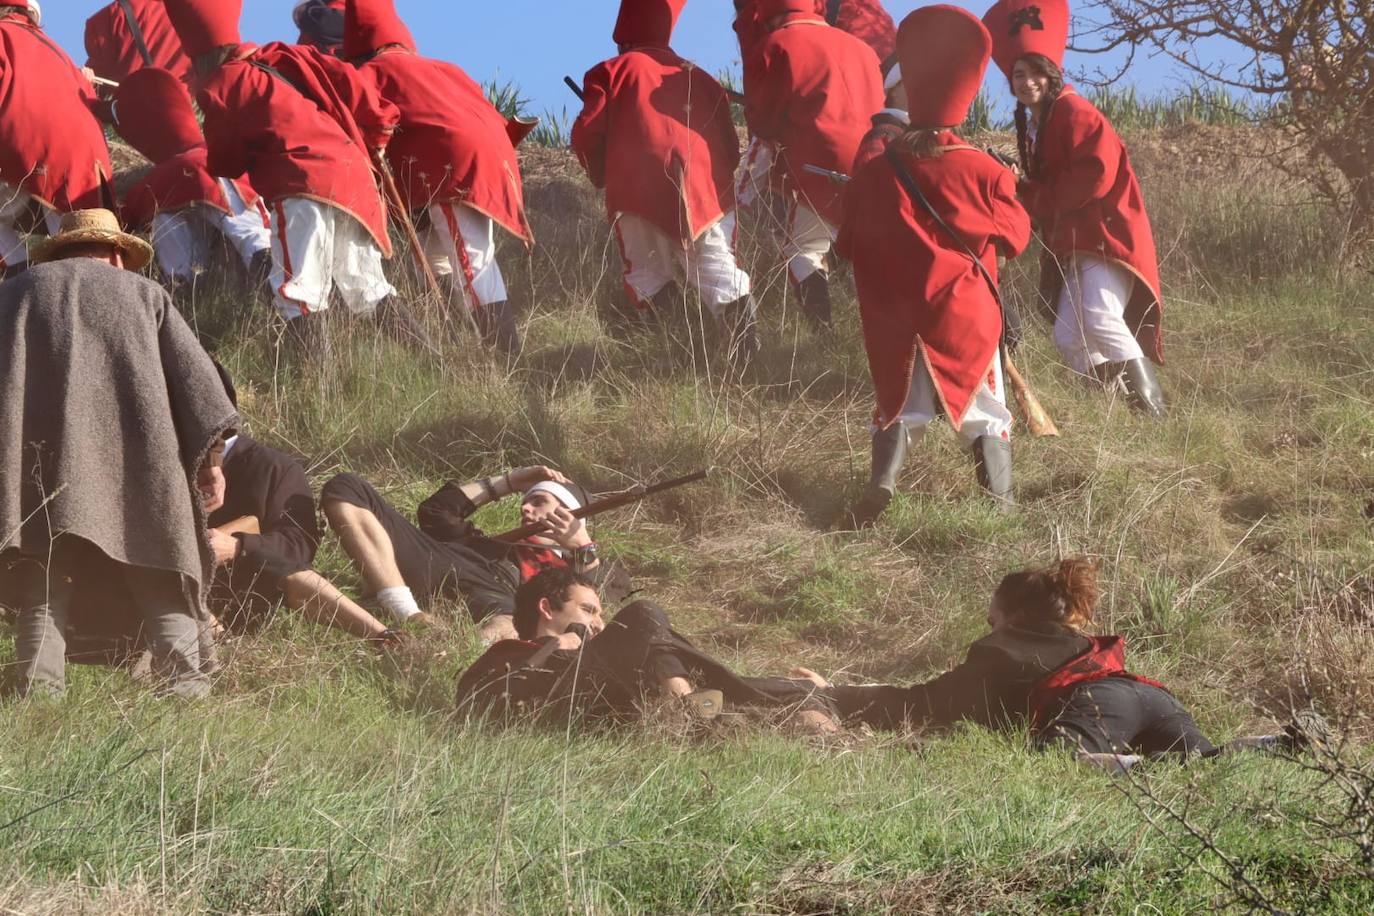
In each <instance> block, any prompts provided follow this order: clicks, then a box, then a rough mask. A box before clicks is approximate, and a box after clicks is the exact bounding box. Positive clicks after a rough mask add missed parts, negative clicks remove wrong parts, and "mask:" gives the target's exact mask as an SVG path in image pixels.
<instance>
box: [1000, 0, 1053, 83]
mask: <svg viewBox="0 0 1374 916" xmlns="http://www.w3.org/2000/svg"><path fill="white" fill-rule="evenodd" d="M983 25H985V26H987V27H988V32H990V33H991V34H992V59H993V60H995V61H996V62H997V66H998V67H999V68H1000V69H1001V71H1002V72H1003V73H1005V74H1006V75H1007V79H1011V71H1012V68H1013V67H1015V66H1016V62H1017V61H1018V60H1020V59H1021V58H1023V57H1025V56H1026V55H1027V54H1043V55H1044V56H1045V57H1048V58H1049V59H1050V60H1052V61H1054V63H1055V65H1056V66H1058V67H1063V66H1064V49H1065V48H1066V47H1068V44H1069V3H1068V0H998V2H997V3H996V4H995V5H994V6H993V7H992V9H990V10H988V12H987V15H985V16H984V17H983Z"/></svg>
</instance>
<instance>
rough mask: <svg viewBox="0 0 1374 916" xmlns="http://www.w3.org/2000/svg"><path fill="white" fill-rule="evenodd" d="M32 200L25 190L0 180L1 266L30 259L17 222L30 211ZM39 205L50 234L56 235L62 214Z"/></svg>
mask: <svg viewBox="0 0 1374 916" xmlns="http://www.w3.org/2000/svg"><path fill="white" fill-rule="evenodd" d="M32 202H33V198H32V197H30V196H29V195H28V194H27V193H25V192H24V191H21V190H19V189H18V188H16V187H14V186H13V185H8V184H5V183H4V182H3V181H0V268H5V267H18V266H19V265H20V264H25V263H27V262H28V260H29V249H28V247H27V246H26V245H25V242H24V236H23V235H21V234H20V232H19V227H18V225H17V223H18V222H19V220H20V219H21V218H22V217H23V216H24V214H25V213H27V212H28V210H29V204H30V203H32ZM38 207H39V209H41V210H42V211H43V221H44V222H45V223H47V226H48V235H56V234H57V230H58V229H59V228H60V226H61V222H62V217H61V215H60V214H58V213H57V211H56V210H49V209H48V208H47V207H45V206H43V205H42V204H39V205H38Z"/></svg>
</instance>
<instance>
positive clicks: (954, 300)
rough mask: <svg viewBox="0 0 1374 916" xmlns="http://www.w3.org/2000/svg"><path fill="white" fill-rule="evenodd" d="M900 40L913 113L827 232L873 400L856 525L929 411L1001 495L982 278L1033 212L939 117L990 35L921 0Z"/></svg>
mask: <svg viewBox="0 0 1374 916" xmlns="http://www.w3.org/2000/svg"><path fill="white" fill-rule="evenodd" d="M897 48H898V56H899V58H900V66H901V68H902V79H903V82H904V83H905V85H906V94H907V99H908V114H909V115H910V122H911V123H910V127H909V128H908V129H907V130H906V132H905V133H903V134H902V135H901V136H900V137H898V138H897V139H896V140H893V141H892V142H891V144H890V145H889V146H887V148H886V150H885V152H883V153H882V154H881V155H878V156H876V157H874V158H873V159H871V160H870V161H869V162H868V163H867V164H865V165H864V166H862V167H861V168H860V169H859V170H858V171H857V172H856V174H855V176H854V180H853V182H852V183H851V184H850V186H849V188H848V191H847V194H846V198H845V215H844V220H843V222H842V224H841V226H840V234H839V239H838V241H837V242H836V250H837V251H838V252H839V254H840V255H841V256H842V257H844V258H847V259H848V260H849V261H851V262H852V263H853V265H854V282H855V285H856V286H857V287H858V291H859V310H860V314H861V316H862V318H863V327H864V346H865V348H866V349H867V351H868V365H869V370H870V371H871V373H872V375H873V387H874V390H875V393H876V395H877V402H878V405H877V413H876V419H875V423H874V431H873V474H872V479H871V480H870V482H869V484H868V488H867V489H866V490H865V492H864V494H863V497H862V498H861V499H860V501H859V503H858V505H857V506H855V508H854V511H853V513H852V516H853V522H854V523H855V525H856V526H862V525H866V524H871V523H872V522H873V521H874V520H875V519H876V518H877V517H878V516H879V515H880V514H881V513H882V512H883V511H884V510H885V509H886V508H887V505H888V503H889V502H890V501H891V499H892V496H893V493H894V492H895V490H896V484H897V476H898V474H899V472H900V471H901V467H902V464H903V462H904V460H905V457H906V451H907V448H908V445H909V442H910V441H911V440H912V439H916V438H919V437H920V435H921V434H922V433H923V432H924V431H925V428H926V426H927V425H929V423H930V422H931V421H932V420H934V419H935V418H936V417H937V416H944V417H946V418H948V420H949V422H950V425H951V426H953V427H954V430H955V432H956V433H958V435H959V438H960V439H962V440H963V441H964V443H965V444H967V445H969V446H971V447H972V449H973V457H974V466H975V468H976V470H977V475H978V481H979V483H980V484H981V485H982V486H983V487H984V489H986V490H987V491H988V492H989V493H990V494H991V495H992V496H993V498H994V499H996V500H997V501H998V502H999V503H1001V504H1003V505H1010V503H1011V500H1012V493H1011V442H1010V432H1011V425H1012V417H1011V412H1010V411H1009V410H1008V409H1007V405H1006V392H1005V389H1004V387H1003V383H1002V365H1001V359H1000V340H1001V337H1002V315H1001V311H1000V309H999V307H998V301H997V295H996V292H995V290H994V289H993V288H992V287H991V286H990V285H989V283H988V278H989V277H991V278H993V279H994V281H995V278H996V276H997V254H998V253H999V252H1000V253H1002V254H1004V255H1007V256H1014V255H1017V254H1019V253H1020V252H1021V251H1022V250H1023V249H1024V248H1025V247H1026V244H1027V243H1028V242H1029V240H1030V219H1029V217H1028V216H1027V214H1026V212H1025V210H1024V209H1022V207H1021V205H1020V204H1019V203H1018V202H1017V199H1016V179H1015V176H1014V175H1013V174H1012V172H1011V171H1009V170H1007V169H1006V168H1003V167H1002V166H1001V165H1000V164H999V163H997V161H996V160H994V159H993V158H992V157H991V156H989V155H987V154H986V153H984V152H983V151H981V150H978V149H976V148H974V147H971V146H969V145H968V144H966V143H964V142H963V141H962V140H960V139H959V138H958V137H957V136H955V135H954V134H953V133H952V132H951V131H950V128H951V127H952V126H955V125H958V124H961V123H963V121H964V118H965V117H966V115H967V114H968V109H969V106H970V105H971V104H972V102H973V99H974V97H975V96H976V95H977V94H978V89H979V87H980V86H981V85H982V82H983V73H984V71H985V70H986V69H987V64H988V57H989V53H990V50H991V39H990V38H989V36H988V33H987V29H985V28H984V27H983V25H982V23H980V22H979V21H978V19H977V18H976V17H974V16H973V15H972V14H970V13H968V12H967V11H965V10H962V9H959V8H958V7H953V6H930V7H924V8H922V9H918V10H916V11H915V12H914V13H912V14H911V15H910V16H908V17H907V18H906V19H904V20H903V21H902V24H901V26H900V28H899V29H898V32H897ZM904 179H906V180H909V181H910V182H911V184H912V185H914V187H915V188H916V189H917V190H919V192H920V194H919V196H918V195H917V194H916V193H915V192H912V191H909V190H908V187H907V182H906V181H904ZM922 198H924V200H925V201H926V204H922V202H921V199H922ZM927 204H928V205H929V207H930V209H931V210H933V211H934V212H935V213H937V214H939V217H940V219H939V220H936V219H935V218H934V217H933V216H931V215H930V212H929V211H928V210H927V208H926V205H927ZM941 222H943V225H942V224H941ZM970 251H971V252H973V253H974V254H976V255H977V256H978V257H979V260H980V261H981V262H982V268H981V269H980V267H979V266H978V264H975V263H974V260H973V258H972V257H970ZM984 271H986V272H987V273H986V276H985V274H984Z"/></svg>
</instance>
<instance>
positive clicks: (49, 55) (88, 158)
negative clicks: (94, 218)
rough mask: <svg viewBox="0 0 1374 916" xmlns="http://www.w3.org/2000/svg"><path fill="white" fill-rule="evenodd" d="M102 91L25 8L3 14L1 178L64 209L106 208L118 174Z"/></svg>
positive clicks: (0, 27)
mask: <svg viewBox="0 0 1374 916" xmlns="http://www.w3.org/2000/svg"><path fill="white" fill-rule="evenodd" d="M94 100H95V93H94V91H93V90H92V88H91V84H90V83H88V82H87V81H86V79H85V77H83V76H82V75H81V71H80V70H78V69H77V68H76V65H75V64H73V63H72V61H71V58H69V57H67V55H66V54H65V53H64V52H63V51H62V50H61V49H60V48H59V47H58V46H57V45H56V44H55V43H54V42H53V41H52V39H50V38H49V37H48V36H47V35H45V34H44V33H43V32H42V30H41V29H39V28H37V27H36V26H34V25H33V23H32V22H31V21H30V20H29V18H28V17H27V16H25V15H22V14H19V13H11V14H7V15H4V16H0V182H4V183H5V184H8V185H10V186H12V187H16V188H21V189H22V190H24V191H25V192H27V193H28V194H30V195H32V196H33V197H35V198H37V199H38V200H39V201H41V202H42V203H43V204H44V205H45V206H48V207H50V208H52V209H54V210H57V211H59V212H64V213H65V212H67V211H69V210H81V209H85V208H88V207H100V206H104V204H103V203H102V200H101V194H100V188H101V182H102V179H108V178H109V177H110V175H111V174H112V172H111V169H110V151H109V148H108V147H106V145H105V131H104V129H103V128H102V127H101V126H100V122H99V121H97V120H96V117H95V115H94V114H92V113H91V108H90V105H91V103H92V102H93V101H94Z"/></svg>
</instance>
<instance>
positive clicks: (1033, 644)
mask: <svg viewBox="0 0 1374 916" xmlns="http://www.w3.org/2000/svg"><path fill="white" fill-rule="evenodd" d="M1099 595H1100V592H1099V590H1098V585H1097V566H1096V564H1094V563H1092V562H1091V561H1089V560H1087V559H1084V558H1075V559H1068V560H1064V561H1062V562H1060V563H1059V564H1057V565H1055V566H1050V567H1048V568H1045V569H1029V570H1023V571H1021V572H1015V573H1012V574H1010V575H1008V576H1006V577H1005V578H1004V579H1003V580H1002V582H1001V584H1000V585H998V586H997V591H996V592H994V593H993V596H992V603H991V605H990V607H989V609H988V625H989V626H990V627H991V628H992V632H991V633H989V634H988V635H987V636H984V637H983V638H982V639H980V640H978V641H977V642H975V643H974V644H973V645H972V646H970V647H969V650H968V656H967V657H966V658H965V660H964V662H963V663H962V664H960V665H958V666H957V667H955V668H953V669H952V670H950V671H947V672H945V673H944V674H942V675H940V676H939V677H937V678H935V679H934V680H932V681H928V682H926V683H924V684H913V685H912V686H910V687H895V686H887V685H884V686H871V687H846V686H832V687H830V694H831V696H832V698H833V699H834V702H835V704H836V706H837V708H838V709H839V711H840V713H841V714H842V715H843V716H844V717H845V718H847V719H849V720H851V721H857V722H861V723H864V724H867V725H870V726H872V727H874V728H899V727H902V726H904V725H907V726H916V727H922V726H948V725H952V724H954V723H955V722H959V721H969V722H976V723H978V724H980V725H983V726H985V727H987V728H992V729H999V730H1000V729H1010V728H1016V727H1020V726H1022V725H1027V726H1029V728H1030V731H1031V735H1032V737H1033V740H1034V741H1035V743H1036V745H1037V746H1039V747H1051V746H1056V747H1063V748H1067V749H1069V750H1074V751H1079V752H1082V753H1085V754H1089V755H1108V756H1109V757H1111V761H1110V762H1111V763H1112V765H1113V766H1116V765H1126V766H1129V765H1130V764H1133V763H1135V762H1136V761H1137V760H1138V759H1139V757H1136V756H1132V757H1129V758H1123V759H1117V757H1116V755H1160V754H1169V755H1176V756H1187V755H1193V754H1196V755H1200V756H1203V757H1211V756H1215V755H1216V754H1217V753H1219V749H1218V748H1217V747H1216V746H1215V745H1213V744H1212V742H1211V741H1209V740H1208V739H1207V736H1206V735H1204V734H1203V733H1202V731H1201V730H1200V729H1199V728H1198V726H1197V723H1196V722H1194V721H1193V717H1192V716H1191V715H1189V713H1188V711H1187V710H1186V709H1184V708H1183V705H1182V704H1181V703H1179V701H1178V700H1177V699H1175V698H1174V696H1173V695H1172V694H1171V693H1169V691H1168V690H1167V689H1165V687H1164V686H1163V685H1162V684H1159V683H1157V682H1156V681H1152V680H1150V679H1149V678H1146V677H1141V676H1140V675H1137V674H1131V673H1130V672H1128V671H1127V670H1126V667H1125V642H1124V640H1123V639H1122V638H1121V637H1120V636H1090V635H1088V634H1087V633H1085V632H1084V630H1085V629H1086V628H1087V627H1089V626H1090V625H1091V624H1092V619H1093V613H1094V611H1095V610H1096V607H1097V600H1098V597H1099ZM803 671H804V669H799V673H801V672H803ZM804 673H805V674H807V675H808V676H810V677H811V678H812V680H813V682H814V683H816V684H818V685H819V686H827V685H826V683H825V681H824V679H822V678H820V677H819V676H818V675H814V673H813V672H809V671H804ZM1276 740H1277V739H1272V738H1243V739H1240V740H1239V741H1237V742H1236V744H1237V745H1242V746H1268V745H1271V744H1273V743H1275V741H1276ZM1095 762H1102V761H1101V760H1096V761H1095Z"/></svg>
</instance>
